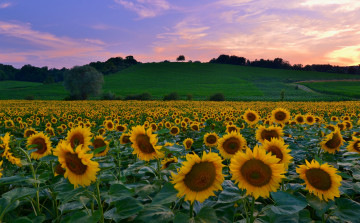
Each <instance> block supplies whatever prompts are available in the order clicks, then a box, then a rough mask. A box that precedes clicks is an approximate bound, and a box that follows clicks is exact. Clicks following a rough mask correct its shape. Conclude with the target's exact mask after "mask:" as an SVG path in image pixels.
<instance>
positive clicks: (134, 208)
mask: <svg viewBox="0 0 360 223" xmlns="http://www.w3.org/2000/svg"><path fill="white" fill-rule="evenodd" d="M115 206H116V214H118V216H120V217H119V218H118V219H125V218H128V217H131V216H133V215H135V214H137V213H138V212H139V211H141V210H142V209H143V205H142V204H141V203H140V201H138V200H136V199H135V198H133V197H127V198H125V199H122V200H120V201H118V202H117V203H116V204H115Z"/></svg>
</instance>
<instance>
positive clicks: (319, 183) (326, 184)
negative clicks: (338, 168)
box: [305, 168, 331, 191]
mask: <svg viewBox="0 0 360 223" xmlns="http://www.w3.org/2000/svg"><path fill="white" fill-rule="evenodd" d="M305 176H306V179H307V180H308V181H309V183H310V185H311V186H313V187H315V188H316V189H318V190H325V191H326V190H329V189H330V188H331V177H330V175H329V174H328V173H327V172H326V171H324V170H322V169H320V168H312V169H309V170H307V171H306V172H305Z"/></svg>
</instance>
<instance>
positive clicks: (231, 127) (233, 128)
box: [225, 124, 240, 133]
mask: <svg viewBox="0 0 360 223" xmlns="http://www.w3.org/2000/svg"><path fill="white" fill-rule="evenodd" d="M225 132H226V133H231V132H240V128H239V127H237V126H236V125H233V124H232V125H227V126H226V131H225Z"/></svg>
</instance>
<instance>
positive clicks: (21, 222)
mask: <svg viewBox="0 0 360 223" xmlns="http://www.w3.org/2000/svg"><path fill="white" fill-rule="evenodd" d="M13 223H33V221H31V220H30V219H29V218H27V217H20V218H17V219H15V220H14V221H13Z"/></svg>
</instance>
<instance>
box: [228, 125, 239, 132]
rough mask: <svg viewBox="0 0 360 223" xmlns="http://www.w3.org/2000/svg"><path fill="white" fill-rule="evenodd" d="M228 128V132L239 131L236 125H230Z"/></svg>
mask: <svg viewBox="0 0 360 223" xmlns="http://www.w3.org/2000/svg"><path fill="white" fill-rule="evenodd" d="M227 130H228V132H237V129H236V127H234V126H230V127H228V128H227Z"/></svg>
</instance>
